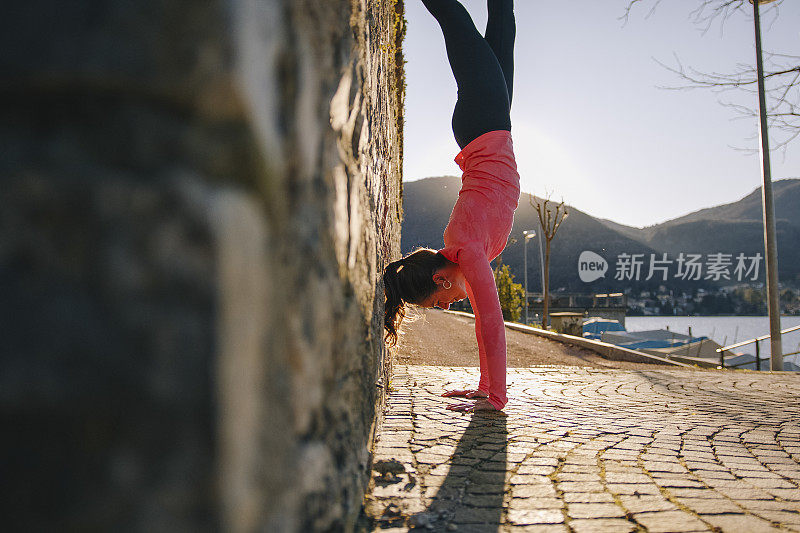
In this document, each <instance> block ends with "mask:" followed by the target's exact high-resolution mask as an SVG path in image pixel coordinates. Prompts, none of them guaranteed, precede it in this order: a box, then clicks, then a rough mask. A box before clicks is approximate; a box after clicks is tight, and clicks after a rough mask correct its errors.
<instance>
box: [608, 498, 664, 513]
mask: <svg viewBox="0 0 800 533" xmlns="http://www.w3.org/2000/svg"><path fill="white" fill-rule="evenodd" d="M619 501H620V503H622V506H623V507H624V508H625V510H627V511H628V512H630V513H651V512H657V511H677V510H678V507H677V506H676V505H675V504H674V503H672V502H670V501H669V500H667V499H666V498H664V497H663V496H660V495H659V496H620V497H619Z"/></svg>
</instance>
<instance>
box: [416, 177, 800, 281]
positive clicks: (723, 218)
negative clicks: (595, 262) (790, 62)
mask: <svg viewBox="0 0 800 533" xmlns="http://www.w3.org/2000/svg"><path fill="white" fill-rule="evenodd" d="M460 186H461V180H460V178H458V177H455V176H442V177H437V178H426V179H423V180H419V181H414V182H407V183H405V184H404V192H403V210H404V220H403V233H402V241H401V246H402V249H403V253H409V252H411V251H413V249H414V248H416V247H418V246H428V247H432V248H441V247H442V246H443V244H444V243H443V241H442V232H443V231H444V228H445V226H446V225H447V221H448V219H449V216H450V212H451V210H452V207H453V205H454V204H455V201H456V199H457V198H458V191H459V189H460ZM774 195H775V205H776V210H777V218H778V219H779V221H778V224H777V228H778V245H779V254H780V255H779V261H778V263H779V268H780V276H781V280H782V281H790V280H798V281H800V278H798V272H800V180H796V179H794V180H782V181H778V182H775V184H774ZM529 198H530V195H528V194H526V193H523V195H522V198H520V205H519V208H518V209H517V212H516V215H515V220H514V228H513V230H512V233H511V238H510V240H509V245H508V246H507V248H506V250H505V252H503V256H502V261H503V262H504V263H507V264H509V266H510V267H511V269H512V272H514V273H515V274H517V281H520V282H521V281H522V274H523V269H522V266H523V257H522V253H523V239H522V231H523V230H526V229H533V230H536V229H537V228H538V226H539V223H538V218H537V216H536V212H535V211H534V209H533V207H532V206H531V205H530V202H529ZM760 218H761V193H760V189H759V190H756V191H754V192H753V193H752V194H750V195H748V196H746V197H745V198H743V199H742V200H740V201H739V202H734V203H731V204H726V205H721V206H717V207H712V208H709V209H703V210H701V211H697V212H695V213H690V214H688V215H686V216H683V217H680V218H677V219H674V220H670V221H668V222H665V223H663V224H658V225H656V226H651V227H648V228H644V229H641V228H633V227H630V226H625V225H622V224H618V223H615V222H613V221H609V220H602V219H598V218H595V217H592V216H591V215H588V214H587V213H584V212H582V211H580V210H578V209H575V208H570V211H569V217H568V218H567V220H566V221H565V222H564V224H563V225H562V227H561V229H560V230H559V232H558V235H557V236H556V239H555V240H554V241H553V256H552V259H551V270H550V276H551V285H552V288H553V289H554V290H556V289H559V288H563V289H565V290H570V291H594V292H602V291H606V290H619V289H621V288H624V287H629V286H631V285H635V286H637V287H641V288H646V287H652V286H657V285H659V284H662V283H663V284H666V285H668V286H670V287H671V288H675V289H680V288H686V287H701V286H703V285H704V284H705V285H708V284H709V283H711V282H705V283H704V282H697V281H692V282H688V281H682V280H680V279H674V278H672V277H670V279H669V280H668V282H666V283H664V282H663V281H662V280H661V278H659V277H658V275H656V276H654V277H653V279H652V280H651V281H649V282H648V281H646V280H645V279H644V278H645V277H646V275H647V272H646V267H645V268H644V269H643V270H645V271H644V272H642V276H641V279H640V281H639V283H638V284H635V283H632V282H631V281H628V280H625V281H617V280H615V279H614V275H615V260H616V258H617V257H618V256H619V254H645V257H646V258H648V260H649V257H650V254H652V253H655V254H658V255H657V257H659V258H660V257H661V254H662V253H664V252H666V253H669V254H670V257H671V258H673V259H674V258H675V257H677V254H678V253H680V252H684V253H700V254H713V253H718V252H721V253H730V254H734V256H735V255H736V254H739V253H744V254H747V255H754V254H755V253H757V252H762V255H763V249H764V248H763V230H762V227H761V222H760ZM528 246H529V250H528V276H529V285H530V288H531V290H532V291H537V290H539V286H540V282H539V279H540V267H539V248H538V240H537V239H533V240H531V241H529V242H528ZM585 250H588V251H593V252H595V253H597V254H599V255H601V256H602V257H604V258H606V260H607V261H608V263H609V271H608V272H607V273H606V276H605V277H604V278H600V279H598V280H596V281H593V282H591V283H584V282H582V281H580V279H579V277H578V274H577V265H578V257H579V256H580V254H581V252H583V251H585ZM761 270H762V272H763V264H762V268H761ZM759 279H760V280H762V281H763V279H764V277H763V273H762V275H761V277H760V278H759Z"/></svg>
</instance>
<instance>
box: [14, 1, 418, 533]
mask: <svg viewBox="0 0 800 533" xmlns="http://www.w3.org/2000/svg"><path fill="white" fill-rule="evenodd" d="M0 30H1V31H0V45H1V46H2V49H3V54H2V55H0V72H2V74H0V76H2V78H0V143H2V146H3V151H2V155H0V176H1V177H2V187H0V294H1V295H2V298H0V328H1V329H2V333H0V358H1V361H2V365H1V366H0V413H2V427H3V434H4V435H5V436H4V438H3V439H1V440H0V442H2V444H0V453H2V456H3V458H4V463H5V465H4V468H3V483H4V486H6V487H7V488H8V489H9V490H7V491H5V492H6V496H5V497H4V498H3V499H0V502H2V503H0V510H1V511H2V516H3V517H4V526H5V527H10V528H11V529H12V530H18V529H24V530H64V529H67V530H113V531H130V530H135V531H139V530H147V531H170V532H174V531H215V530H226V531H255V530H260V531H328V530H330V531H338V530H349V529H352V527H353V524H354V521H355V519H356V517H357V515H358V512H359V508H360V505H361V501H362V495H363V488H364V486H365V484H366V480H367V475H368V472H367V463H368V460H369V454H368V446H369V442H370V435H371V431H372V428H373V424H374V421H375V418H376V415H377V414H378V413H379V407H380V405H381V402H382V395H383V392H384V391H385V387H386V386H387V383H388V372H389V368H388V357H387V354H386V351H385V348H384V344H383V342H382V327H381V324H382V307H383V293H382V287H381V286H380V273H381V271H382V269H383V266H384V265H385V263H386V262H388V261H389V260H390V259H391V258H392V256H393V255H396V254H397V253H398V251H399V230H400V226H399V223H400V203H399V197H400V187H401V177H400V169H401V144H402V137H401V125H402V96H403V77H402V56H401V50H400V43H401V40H402V31H403V5H402V0H371V1H368V0H326V1H325V2H319V1H317V0H213V1H209V2H199V3H198V2H190V1H188V0H140V1H137V2H127V1H122V0H116V1H112V0H89V1H85V2H79V3H72V2H55V1H52V0H50V1H48V0H31V1H29V2H18V3H16V4H15V5H14V6H13V7H12V8H9V10H7V11H6V13H5V15H4V16H3V17H0Z"/></svg>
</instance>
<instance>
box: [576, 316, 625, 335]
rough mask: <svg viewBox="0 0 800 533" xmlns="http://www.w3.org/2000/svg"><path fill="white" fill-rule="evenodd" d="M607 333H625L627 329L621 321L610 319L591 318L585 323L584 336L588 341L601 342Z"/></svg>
mask: <svg viewBox="0 0 800 533" xmlns="http://www.w3.org/2000/svg"><path fill="white" fill-rule="evenodd" d="M606 331H625V327H624V326H623V325H622V324H620V323H619V321H617V320H610V319H608V318H590V319H589V320H587V321H586V322H584V323H583V336H584V337H586V338H587V339H596V340H600V337H602V336H603V333H604V332H606Z"/></svg>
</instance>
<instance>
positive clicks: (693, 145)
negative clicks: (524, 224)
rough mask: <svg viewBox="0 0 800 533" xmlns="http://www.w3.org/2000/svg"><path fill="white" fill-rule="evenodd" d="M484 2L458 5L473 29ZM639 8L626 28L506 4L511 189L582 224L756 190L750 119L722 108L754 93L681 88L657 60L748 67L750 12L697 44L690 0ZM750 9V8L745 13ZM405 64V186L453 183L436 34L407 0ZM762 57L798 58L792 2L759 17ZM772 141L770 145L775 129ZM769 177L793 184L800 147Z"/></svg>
mask: <svg viewBox="0 0 800 533" xmlns="http://www.w3.org/2000/svg"><path fill="white" fill-rule="evenodd" d="M485 1H486V0H464V1H463V4H464V5H465V6H466V7H467V9H468V10H469V12H470V13H471V14H472V17H473V20H474V21H475V23H476V26H477V27H478V29H479V30H480V31H481V32H483V29H484V27H485V24H486V4H485ZM654 2H655V0H643V2H641V3H640V4H638V5H637V8H636V9H634V10H633V12H632V14H631V17H630V20H629V21H628V23H627V25H623V22H622V21H621V20H620V19H619V17H620V16H621V15H622V14H623V13H624V9H625V6H626V5H627V0H605V1H602V2H599V1H597V0H572V1H570V2H543V1H541V0H517V1H516V7H515V13H516V19H517V42H516V56H515V63H516V72H515V83H514V103H513V107H512V113H511V118H512V123H513V131H512V132H513V135H514V148H515V152H516V156H517V163H518V167H519V171H520V175H521V177H522V190H523V191H524V192H532V193H535V194H537V195H543V194H545V193H546V192H551V193H552V196H553V198H554V199H557V200H560V199H561V198H563V199H564V200H565V201H566V202H567V203H568V204H571V205H573V206H575V207H577V208H578V209H581V210H583V211H586V212H588V213H589V214H591V215H594V216H598V217H602V218H608V219H611V220H614V221H616V222H620V223H622V224H628V225H632V226H646V225H651V224H656V223H659V222H663V221H665V220H668V219H670V218H675V217H677V216H680V215H683V214H686V213H689V212H691V211H695V210H697V209H700V208H703V207H710V206H713V205H718V204H721V203H726V202H732V201H736V200H738V199H739V198H741V197H743V196H745V195H746V194H748V193H750V192H752V191H753V190H754V189H755V188H756V187H758V186H759V185H760V183H761V164H760V159H759V156H758V154H757V153H756V154H747V153H743V152H742V151H739V150H736V149H735V148H754V149H755V148H757V147H758V138H757V133H758V124H757V121H756V120H755V119H749V118H737V117H739V115H737V114H736V113H735V112H734V111H733V110H731V109H730V108H727V107H724V106H722V105H720V103H719V102H720V101H723V102H734V103H739V104H744V105H747V106H749V107H755V106H756V105H757V100H756V96H755V95H750V94H746V93H741V92H726V93H721V94H718V93H714V92H712V91H710V90H708V89H694V90H691V91H674V90H664V89H661V88H659V87H664V86H672V87H674V86H676V85H680V81H679V80H678V79H677V76H676V75H674V74H672V73H671V72H669V71H667V70H666V69H664V68H663V67H662V66H660V65H659V64H658V63H656V61H655V60H659V61H661V62H662V63H666V64H669V65H672V66H675V65H676V61H675V56H677V57H678V58H679V59H680V61H681V62H682V63H683V64H684V65H685V66H691V67H694V68H696V69H698V70H701V71H704V72H712V71H716V72H729V71H733V70H735V68H736V65H737V64H739V63H742V64H753V62H754V60H755V44H754V30H753V21H752V15H744V14H742V13H736V14H735V15H734V16H733V17H731V18H730V19H728V21H727V22H726V23H725V26H724V28H722V29H720V25H719V22H718V21H717V22H715V23H714V25H713V26H712V27H711V29H710V30H709V31H708V32H707V33H706V34H705V35H703V34H702V32H701V28H699V27H698V26H697V25H695V24H693V22H692V21H691V20H690V12H691V10H692V9H693V8H694V7H695V6H696V5H698V4H699V3H700V2H699V0H682V1H680V2H660V3H659V5H658V7H657V8H656V10H655V12H654V13H653V14H652V15H650V16H649V17H648V16H647V15H648V13H649V11H650V9H651V7H652V6H653V5H654ZM746 5H748V6H749V4H746ZM406 18H407V20H408V30H407V31H408V33H407V38H406V42H405V54H406V60H407V61H408V64H407V65H406V73H407V83H408V89H407V96H406V115H405V120H406V130H405V150H404V157H405V162H404V176H405V180H406V181H412V180H416V179H420V178H425V177H429V176H441V175H460V171H459V169H458V167H457V166H456V164H455V163H454V162H453V157H454V156H455V155H456V153H457V152H458V146H457V145H456V143H455V141H454V140H453V135H452V131H451V129H450V118H451V114H452V110H453V105H454V103H455V98H456V88H455V82H454V81H453V78H452V74H451V72H450V68H449V66H448V64H447V57H446V55H445V50H444V40H443V38H442V35H441V31H440V30H439V26H438V25H437V24H436V21H435V20H434V19H433V17H432V16H430V14H429V13H428V12H427V10H425V7H424V6H423V5H422V2H421V1H420V0H407V1H406ZM762 42H763V48H764V50H765V51H774V52H782V53H788V54H793V55H798V56H800V2H795V1H791V0H790V1H787V2H784V3H783V4H782V5H781V6H780V12H779V16H778V17H777V19H776V18H775V17H774V16H769V15H768V14H767V13H766V6H765V7H762ZM774 135H777V133H775V134H774ZM772 176H773V180H777V179H780V178H790V177H795V178H796V177H800V139H798V140H797V141H795V143H794V144H790V145H789V147H788V149H787V150H785V152H780V151H776V152H773V153H772Z"/></svg>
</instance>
